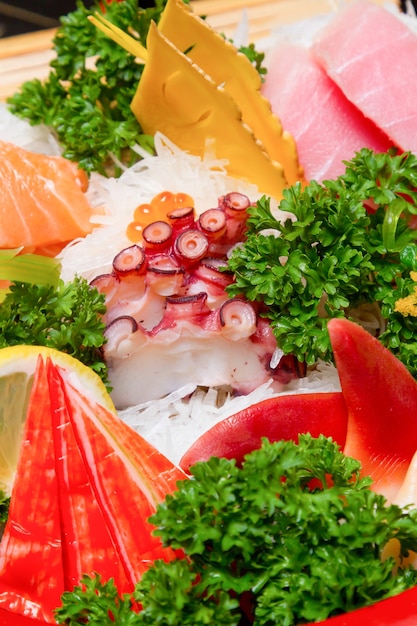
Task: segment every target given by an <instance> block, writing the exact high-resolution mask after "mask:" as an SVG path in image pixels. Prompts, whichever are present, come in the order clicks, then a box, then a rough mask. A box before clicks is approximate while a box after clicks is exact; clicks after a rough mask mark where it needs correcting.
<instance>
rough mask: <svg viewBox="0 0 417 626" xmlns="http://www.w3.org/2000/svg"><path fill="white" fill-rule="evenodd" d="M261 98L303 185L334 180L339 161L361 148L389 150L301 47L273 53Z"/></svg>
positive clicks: (339, 169)
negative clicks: (293, 152) (289, 145)
mask: <svg viewBox="0 0 417 626" xmlns="http://www.w3.org/2000/svg"><path fill="white" fill-rule="evenodd" d="M263 94H264V95H265V96H266V97H267V98H268V99H269V101H270V103H271V107H272V110H273V112H274V113H275V115H277V116H278V117H279V118H280V120H281V122H282V125H283V127H284V128H285V129H286V130H287V131H288V132H289V133H291V134H292V135H293V137H294V138H295V140H296V142H297V148H298V153H299V159H300V163H301V165H302V166H303V167H304V172H305V176H306V179H307V180H313V179H314V180H317V181H319V182H321V181H323V180H325V179H330V178H335V177H337V176H339V175H340V174H342V173H343V172H344V169H345V167H344V165H343V161H346V160H349V159H351V158H352V157H353V156H354V155H355V152H357V151H358V150H360V149H361V148H364V147H367V148H370V149H372V150H375V151H376V152H385V151H386V150H387V149H388V148H389V147H390V146H391V145H392V144H391V142H390V141H389V140H388V138H387V136H386V135H385V134H384V133H382V132H381V131H380V130H379V129H378V128H377V127H376V126H375V125H374V124H373V123H372V122H370V121H369V120H367V119H366V118H365V117H364V116H363V114H362V113H361V112H360V111H358V109H357V108H356V107H355V106H353V104H351V103H350V102H349V100H347V98H346V97H345V96H344V95H343V93H342V92H341V91H340V89H339V87H337V85H336V84H335V83H334V82H333V81H332V80H331V79H330V78H329V77H328V76H327V75H326V73H325V72H324V70H323V69H322V68H321V67H320V66H319V65H318V64H317V63H316V62H315V60H314V58H313V57H312V54H311V52H310V51H309V50H308V49H307V48H304V47H302V46H298V45H295V44H290V43H282V44H279V45H278V46H277V47H276V48H275V49H274V50H273V52H272V53H271V56H270V59H269V67H268V74H267V76H266V79H265V83H264V85H263Z"/></svg>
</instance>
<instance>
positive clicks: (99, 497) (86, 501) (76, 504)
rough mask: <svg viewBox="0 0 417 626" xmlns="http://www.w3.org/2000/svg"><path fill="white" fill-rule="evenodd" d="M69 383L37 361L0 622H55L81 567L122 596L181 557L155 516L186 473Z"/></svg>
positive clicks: (7, 539) (8, 535)
mask: <svg viewBox="0 0 417 626" xmlns="http://www.w3.org/2000/svg"><path fill="white" fill-rule="evenodd" d="M71 380H72V379H71V373H68V372H66V371H65V370H64V369H62V368H59V367H58V366H56V365H54V364H53V363H52V362H50V361H47V362H46V363H44V361H43V360H42V359H41V358H40V359H39V361H38V365H37V369H36V373H35V379H34V385H33V388H32V393H31V398H30V402H29V411H28V415H27V419H26V425H25V437H24V444H23V447H22V453H21V456H20V460H19V466H18V469H17V475H16V479H15V482H14V486H13V492H12V505H11V508H10V513H9V518H8V521H7V523H6V527H5V532H4V537H3V541H2V543H1V554H0V556H1V570H0V626H7V625H8V624H10V625H14V626H25V624H27V626H30V624H32V626H37V625H39V624H47V623H49V624H50V623H53V624H54V623H55V619H54V609H55V608H57V607H59V606H60V604H61V596H62V594H63V592H64V591H68V590H72V589H73V587H74V585H76V584H79V583H80V579H81V576H82V575H83V574H89V575H93V574H94V572H95V571H98V572H100V573H101V575H102V576H104V577H105V578H106V579H108V578H113V579H114V580H115V582H116V585H117V586H118V590H119V593H123V592H124V591H126V590H130V591H131V590H132V588H133V585H134V583H135V582H136V581H137V580H139V578H140V577H141V575H142V573H143V572H144V571H145V570H146V569H147V568H148V567H149V565H150V564H152V563H153V562H154V561H155V560H156V559H158V558H163V559H165V560H168V559H171V558H173V557H174V556H178V553H177V552H174V551H173V550H171V549H167V548H164V547H163V546H162V543H161V541H160V539H158V538H157V537H155V536H153V534H152V531H153V528H154V527H153V526H152V525H151V524H150V523H149V522H148V518H149V516H150V515H151V514H152V513H153V512H154V511H155V507H156V504H157V503H158V502H160V501H161V500H162V499H163V498H164V497H165V496H166V495H167V494H168V493H171V492H172V491H173V489H174V488H175V485H176V482H177V481H178V480H180V479H182V478H184V477H185V476H186V475H185V474H184V473H183V472H182V471H181V470H180V469H179V468H177V467H176V466H174V465H173V464H172V463H171V462H170V461H169V460H168V459H166V457H164V456H163V455H162V454H160V453H159V452H158V451H157V450H155V449H154V448H153V447H152V446H151V445H149V444H148V443H147V442H146V441H145V440H143V438H142V437H141V436H140V435H138V434H137V433H136V432H135V431H133V430H132V429H131V428H130V427H128V426H127V425H126V424H122V423H121V422H120V420H119V418H118V417H117V416H116V415H115V414H113V413H112V412H111V411H109V410H108V409H106V408H104V407H101V406H100V405H99V404H97V403H95V402H94V401H91V400H89V399H87V398H86V397H85V396H83V394H82V393H81V392H80V391H79V389H78V388H75V387H74V386H73V385H72V383H71Z"/></svg>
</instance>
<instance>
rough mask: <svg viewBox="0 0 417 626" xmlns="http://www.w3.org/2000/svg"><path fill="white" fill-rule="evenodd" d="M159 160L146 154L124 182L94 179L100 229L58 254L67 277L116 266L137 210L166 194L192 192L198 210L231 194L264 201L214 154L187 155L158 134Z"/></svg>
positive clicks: (91, 194) (92, 199)
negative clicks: (102, 210)
mask: <svg viewBox="0 0 417 626" xmlns="http://www.w3.org/2000/svg"><path fill="white" fill-rule="evenodd" d="M155 147H156V151H157V156H152V155H149V154H147V153H145V154H144V155H143V156H144V158H143V160H141V161H140V162H138V163H136V164H135V165H133V166H132V167H130V168H128V169H126V170H125V172H124V173H123V174H122V175H121V176H120V177H119V178H105V177H104V176H100V175H98V174H94V175H92V176H91V181H90V188H89V191H88V196H89V200H90V202H91V204H92V205H93V206H98V205H104V207H105V210H106V215H105V216H100V217H99V218H98V219H99V220H100V227H99V228H96V229H95V230H94V231H93V232H92V233H91V234H89V235H88V236H87V237H85V239H82V240H78V241H74V242H73V243H71V244H70V245H69V246H68V247H67V248H66V249H65V250H64V251H63V252H62V253H61V254H60V256H59V258H60V261H61V263H62V277H63V278H64V280H70V279H71V278H72V277H73V276H74V275H75V274H79V275H82V276H84V277H85V278H87V279H88V280H91V279H92V278H93V277H95V276H97V275H99V274H102V273H106V272H108V271H109V270H110V268H111V262H112V260H113V257H114V256H115V255H116V254H117V252H119V251H120V250H122V249H123V248H125V247H127V246H129V245H131V244H132V242H131V241H129V239H128V238H127V237H126V234H125V230H126V227H127V225H128V223H129V222H130V221H131V220H132V216H133V212H134V210H135V208H136V207H137V206H138V205H139V204H141V203H144V202H150V200H151V199H152V198H153V197H154V196H155V195H156V194H158V193H160V192H162V191H172V192H173V193H178V192H184V193H187V194H189V195H190V196H191V197H192V198H193V199H194V202H195V208H196V212H197V213H198V214H200V213H202V212H203V211H205V210H206V209H209V208H213V207H216V206H217V200H218V198H219V196H221V195H224V194H226V193H228V192H230V191H239V192H241V193H245V194H246V195H247V196H249V198H250V199H251V200H252V201H256V200H257V199H258V198H259V197H260V193H259V191H258V189H257V187H256V186H255V185H252V184H249V183H245V182H244V181H242V180H237V179H233V178H231V177H230V176H228V175H227V174H226V171H225V169H224V161H221V160H219V159H216V157H215V155H213V153H212V152H211V151H210V146H208V150H207V153H206V156H205V157H204V158H203V159H202V158H200V157H197V156H193V155H191V154H188V153H186V152H183V151H182V150H180V149H179V148H177V147H176V146H175V145H174V144H173V143H172V142H170V141H168V140H167V139H166V137H164V136H163V135H161V134H157V135H156V136H155Z"/></svg>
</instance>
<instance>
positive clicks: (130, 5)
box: [8, 0, 166, 174]
mask: <svg viewBox="0 0 417 626" xmlns="http://www.w3.org/2000/svg"><path fill="white" fill-rule="evenodd" d="M165 3H166V0H156V1H155V6H154V7H152V8H148V9H141V8H140V6H139V2H138V0H123V2H111V1H107V0H104V1H103V2H99V1H98V0H96V1H95V2H94V4H93V6H92V7H91V8H86V6H85V5H84V4H83V2H81V0H78V1H77V5H76V6H77V8H76V10H75V11H72V12H71V13H69V14H68V15H66V16H64V17H62V18H61V25H60V27H59V28H58V30H57V32H56V35H55V37H54V39H53V48H54V52H55V58H54V60H53V61H51V72H50V74H49V77H48V78H47V79H46V81H44V82H41V81H40V80H37V79H35V80H31V81H28V82H26V83H24V84H23V85H22V87H21V88H20V90H19V91H18V92H17V93H16V94H15V95H13V96H12V97H11V98H9V99H8V104H9V106H10V110H11V111H12V113H14V114H16V115H19V116H20V117H23V118H25V119H28V120H29V121H30V122H31V123H32V124H46V125H47V126H50V127H52V128H53V129H54V130H55V132H56V134H57V137H58V140H59V141H60V143H61V144H62V145H63V146H64V156H65V157H67V158H69V159H72V160H75V161H78V162H79V163H80V165H81V167H83V168H84V169H85V170H87V171H92V170H95V171H98V172H102V173H106V167H108V166H109V165H111V164H112V163H113V162H114V159H113V157H116V159H118V160H119V161H123V162H125V163H126V164H131V163H134V162H135V161H137V160H138V159H139V156H138V154H137V153H136V152H135V151H134V149H133V146H135V145H137V144H140V145H141V146H142V147H144V148H145V149H147V150H149V151H152V150H153V139H152V138H151V137H149V136H147V135H144V134H143V133H142V130H141V128H140V126H139V124H138V122H137V121H136V118H135V116H134V115H133V113H132V111H131V109H130V103H131V100H132V98H133V96H134V94H135V91H136V88H137V84H138V81H139V79H140V76H141V74H142V69H143V65H141V64H140V63H137V62H136V60H135V58H134V57H133V56H132V55H131V54H129V53H128V52H127V51H126V50H124V49H123V48H122V47H121V46H117V45H115V44H114V43H113V42H112V41H111V40H110V39H108V37H106V35H104V34H103V33H101V32H100V31H99V30H98V29H97V28H96V27H95V26H94V25H93V24H91V23H90V22H89V20H88V16H89V15H92V14H93V13H94V12H96V11H98V12H100V13H103V8H102V7H104V9H105V15H106V18H107V19H108V20H110V21H111V22H113V23H114V24H115V25H116V26H118V27H119V28H122V29H123V30H126V31H127V30H128V31H129V33H130V34H131V35H132V36H134V37H136V38H137V39H138V40H139V41H141V43H142V44H143V45H145V43H146V35H147V32H148V29H149V25H150V23H151V21H152V20H154V21H156V22H157V21H158V19H159V16H160V14H161V12H162V10H163V7H164V5H165ZM113 173H116V174H117V170H116V171H113Z"/></svg>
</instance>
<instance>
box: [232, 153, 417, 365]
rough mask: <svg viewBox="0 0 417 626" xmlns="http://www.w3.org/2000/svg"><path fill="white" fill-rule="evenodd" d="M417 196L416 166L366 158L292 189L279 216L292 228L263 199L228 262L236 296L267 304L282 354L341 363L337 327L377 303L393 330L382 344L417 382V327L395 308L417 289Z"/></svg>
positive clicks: (405, 158) (412, 161)
mask: <svg viewBox="0 0 417 626" xmlns="http://www.w3.org/2000/svg"><path fill="white" fill-rule="evenodd" d="M416 188H417V157H415V156H414V155H412V154H410V153H405V154H403V155H396V154H395V153H384V154H375V153H373V152H372V151H371V150H368V149H363V150H361V151H360V152H359V153H357V155H356V156H355V157H354V158H353V159H352V160H351V161H350V162H347V163H346V172H345V174H344V175H342V176H340V177H339V178H338V179H336V180H329V181H325V182H323V184H319V183H317V182H315V181H312V182H311V183H310V184H309V185H308V186H306V187H302V186H301V185H300V184H296V185H295V186H293V187H290V188H289V189H286V190H285V191H284V197H283V200H282V201H281V203H280V206H279V208H280V209H282V210H283V211H285V212H287V213H289V214H291V215H292V219H286V220H285V221H284V222H283V223H281V222H278V221H277V219H275V217H274V216H273V215H272V213H271V210H270V201H269V199H267V198H265V197H264V198H262V199H261V200H260V201H259V202H258V203H257V205H256V206H255V207H252V208H250V209H249V214H250V217H249V220H248V231H247V239H246V241H245V242H244V243H243V244H242V245H240V246H237V247H236V248H235V249H234V251H233V253H232V255H231V258H230V259H229V263H228V266H229V267H228V269H229V270H232V271H233V272H234V275H235V283H234V284H233V285H231V286H230V287H228V293H229V295H231V296H233V295H243V296H245V297H246V298H247V299H248V300H251V301H257V302H261V303H263V304H264V305H265V311H264V315H265V317H268V319H269V320H270V321H271V326H272V329H273V332H274V334H275V336H276V339H277V342H278V345H279V346H280V348H281V349H282V350H283V351H284V353H286V354H294V355H295V356H296V357H297V358H298V359H299V360H300V361H303V362H306V363H307V364H310V365H311V364H313V363H315V362H316V361H317V359H323V360H326V361H328V360H330V359H331V358H332V351H331V345H330V340H329V336H328V333H327V321H328V319H329V318H331V317H342V316H350V312H351V311H352V310H353V309H357V307H360V306H361V305H364V304H372V303H376V304H377V306H378V307H379V308H380V309H381V312H382V315H383V316H384V318H385V319H386V321H387V329H386V332H385V333H384V334H382V335H381V337H380V339H381V341H383V342H385V344H386V345H387V346H388V347H390V349H393V350H394V349H395V350H396V354H397V356H398V357H399V358H404V361H405V362H406V365H407V366H408V367H409V368H410V369H411V371H412V372H413V373H414V374H417V366H416V361H415V359H414V362H413V359H412V357H411V356H410V355H408V356H407V355H406V354H405V351H403V350H402V349H401V344H402V342H403V341H404V340H405V339H406V338H407V337H408V338H410V328H411V327H412V328H413V329H414V330H417V324H416V319H415V318H414V319H410V318H405V317H404V316H401V315H400V314H396V313H395V301H396V299H397V298H399V297H403V296H404V294H405V293H406V292H407V293H411V291H412V289H413V281H412V280H411V279H410V277H409V271H410V269H413V267H414V268H415V266H416V259H417V246H416V243H415V242H416V240H417V231H416V230H414V229H413V228H411V227H410V219H412V217H413V216H414V215H415V213H416V212H417V205H416V204H415V200H416V199H417V195H416V191H415V189H416ZM366 205H368V206H366ZM266 229H273V230H274V231H275V233H276V232H278V231H279V232H280V236H276V234H271V233H270V232H265V231H266ZM414 284H415V283H414ZM415 337H416V335H415V334H414V342H415ZM408 343H409V342H408ZM414 354H415V350H414Z"/></svg>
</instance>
